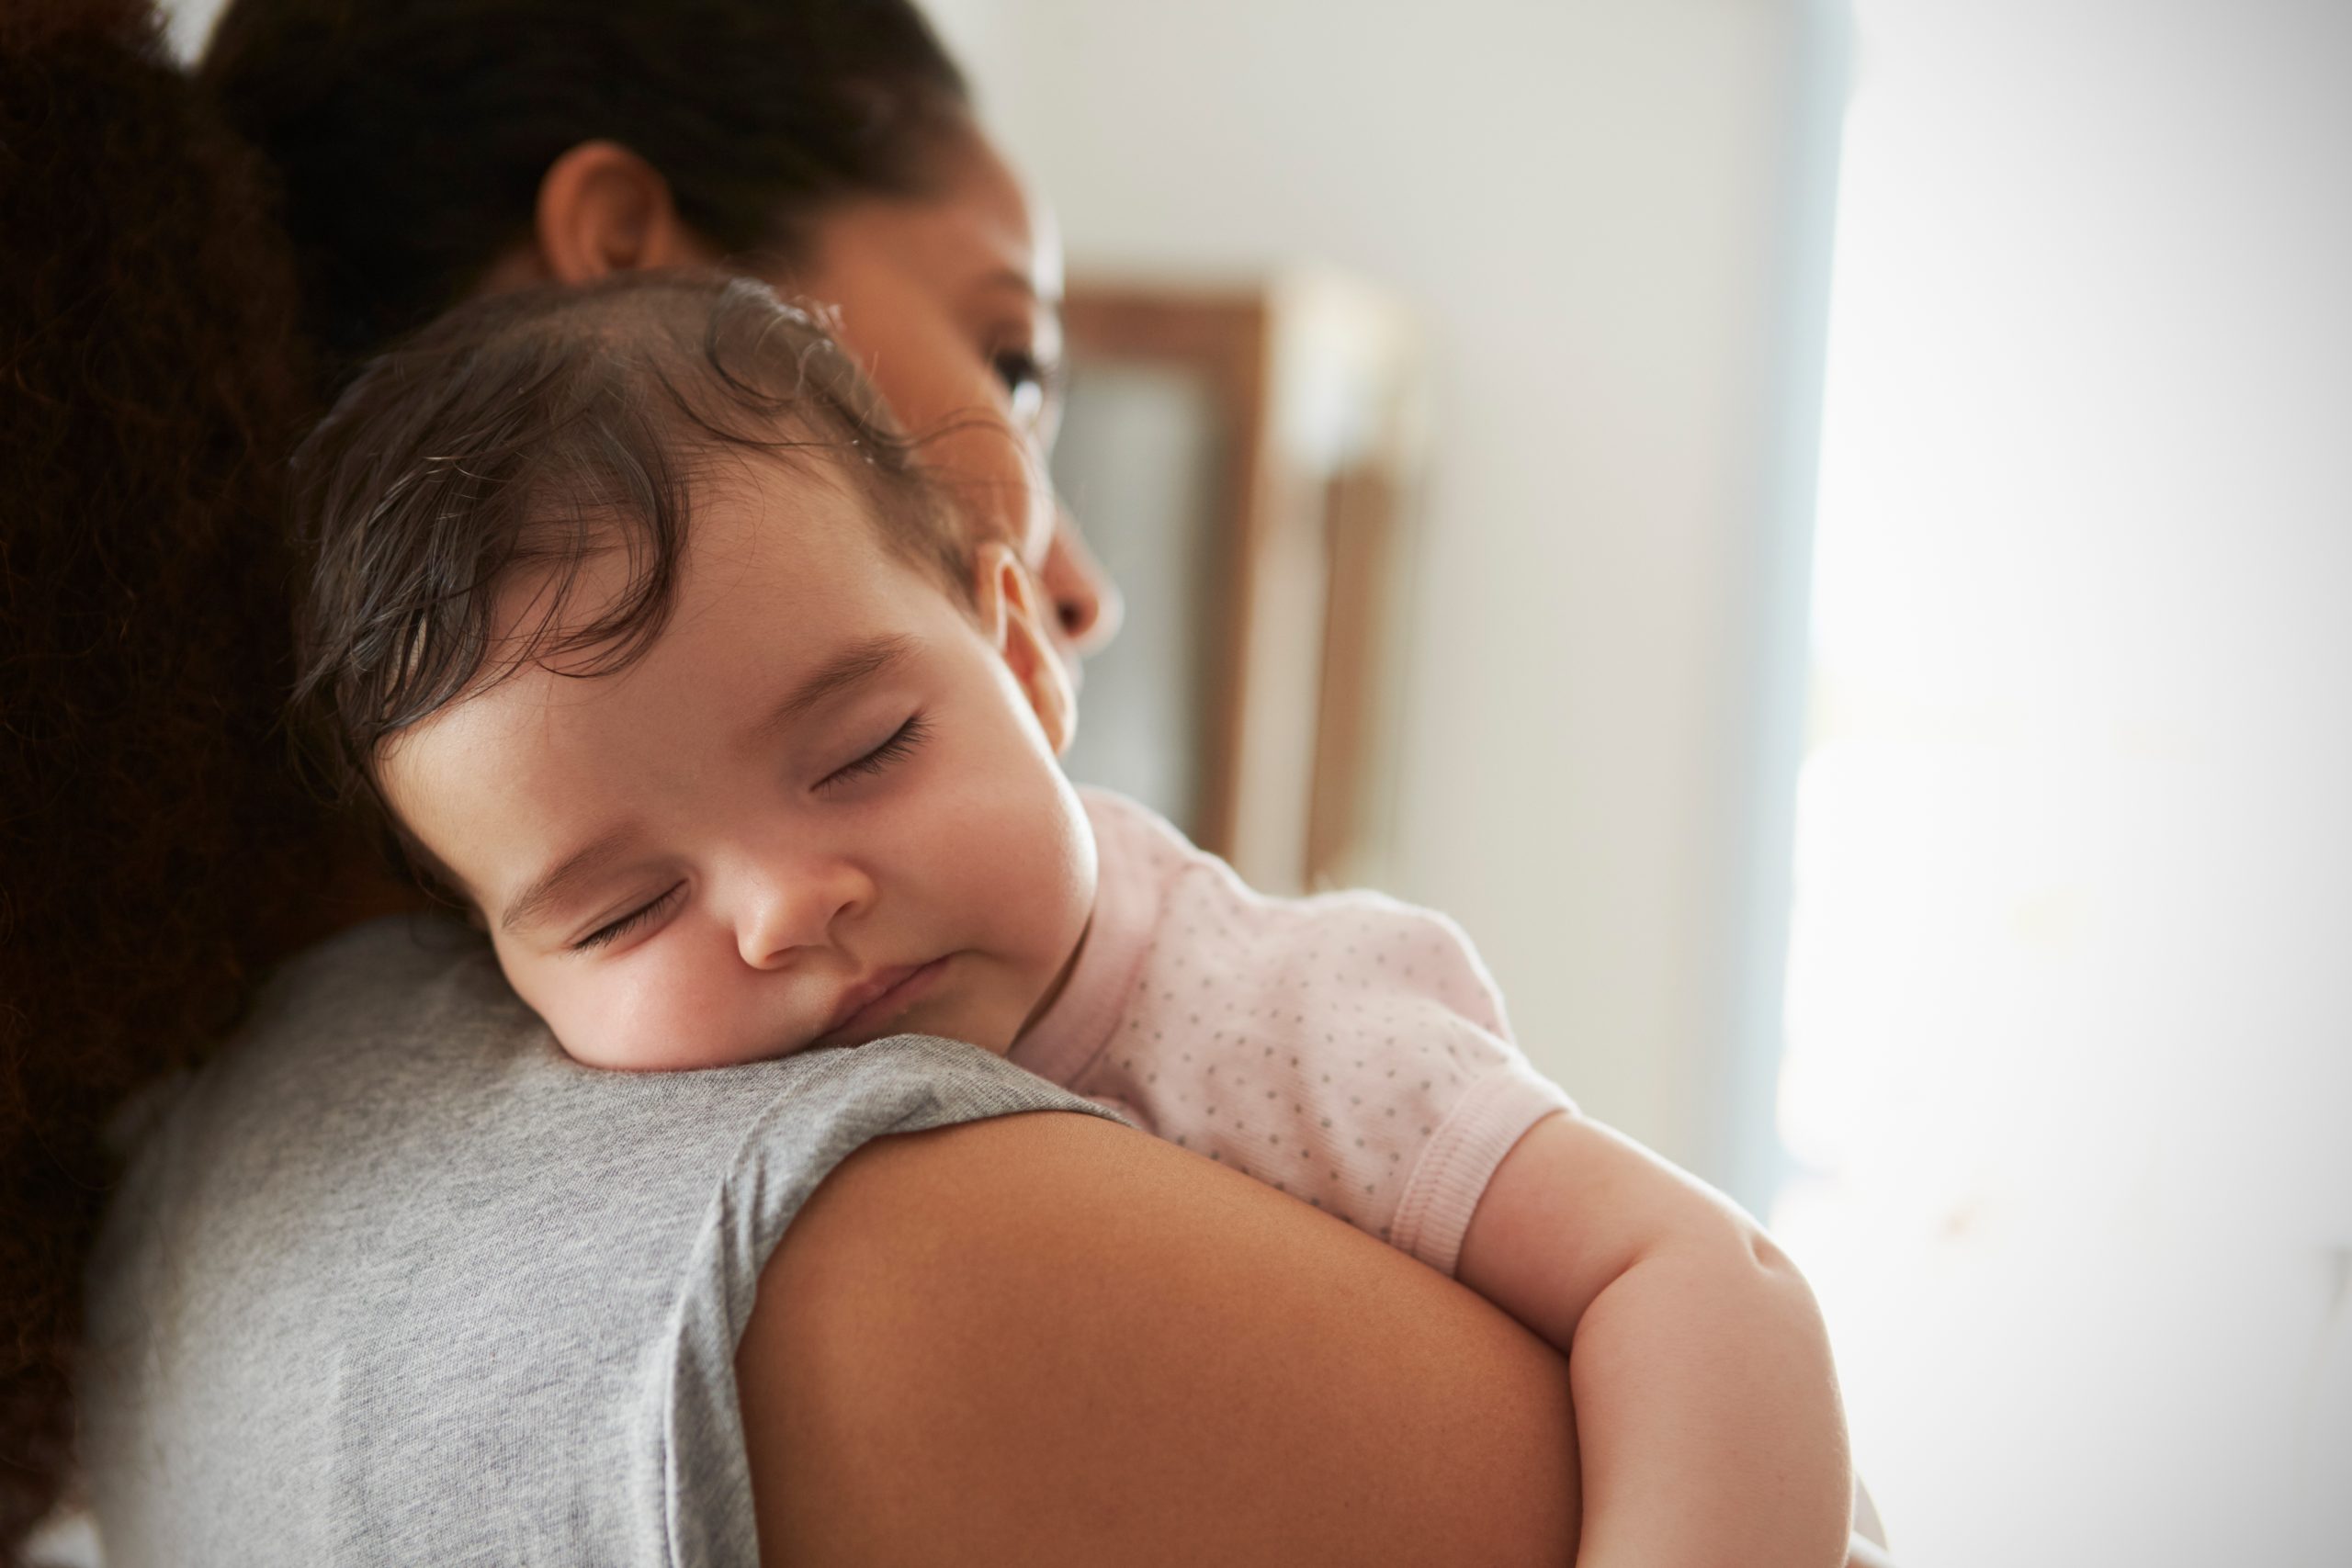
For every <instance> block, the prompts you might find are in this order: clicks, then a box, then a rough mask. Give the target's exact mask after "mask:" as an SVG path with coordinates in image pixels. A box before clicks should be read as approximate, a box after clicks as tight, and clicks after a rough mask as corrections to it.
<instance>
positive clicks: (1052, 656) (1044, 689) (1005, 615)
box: [974, 541, 1078, 757]
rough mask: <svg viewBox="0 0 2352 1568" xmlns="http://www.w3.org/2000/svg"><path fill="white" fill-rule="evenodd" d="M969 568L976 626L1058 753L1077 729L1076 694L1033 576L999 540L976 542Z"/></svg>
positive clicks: (1059, 753) (1064, 748) (1049, 742)
mask: <svg viewBox="0 0 2352 1568" xmlns="http://www.w3.org/2000/svg"><path fill="white" fill-rule="evenodd" d="M974 570H976V571H977V572H978V581H976V583H975V584H974V587H975V590H976V592H975V594H974V598H975V601H976V603H977V604H978V609H979V615H980V629H981V630H982V631H984V632H986V633H987V634H988V637H989V642H990V643H991V644H992V645H994V647H995V649H996V650H997V653H998V654H999V656H1000V657H1001V658H1002V659H1003V660H1004V663H1005V668H1006V669H1008V670H1010V671H1012V678H1013V680H1014V681H1016V682H1019V683H1020V686H1021V690H1022V693H1023V694H1024V695H1026V696H1027V697H1028V699H1029V711H1030V712H1032V713H1034V714H1035V715H1036V716H1037V723H1038V725H1039V726H1040V727H1041V728H1044V730H1045V732H1046V744H1047V745H1048V746H1051V747H1052V748H1053V750H1054V755H1055V756H1057V757H1058V756H1060V755H1061V754H1062V752H1063V751H1064V750H1068V749H1069V742H1070V737H1071V736H1072V735H1074V734H1076V733H1077V730H1078V698H1077V694H1076V693H1074V692H1073V691H1072V690H1071V689H1070V683H1069V671H1067V670H1065V669H1063V668H1062V661H1061V659H1060V656H1059V655H1057V653H1055V651H1054V645H1053V642H1052V640H1051V639H1050V638H1049V637H1047V636H1046V623H1045V621H1044V619H1043V618H1042V616H1041V615H1040V611H1039V604H1038V596H1037V584H1036V581H1035V579H1033V578H1032V577H1031V576H1030V575H1029V570H1028V568H1026V567H1024V566H1023V565H1022V564H1021V558H1020V557H1019V556H1018V555H1016V554H1014V553H1013V550H1012V546H1010V545H1007V544H1004V543H1002V542H1001V541H994V542H991V543H989V544H985V545H982V546H981V547H980V549H979V560H978V565H977V566H976V568H975V569H974Z"/></svg>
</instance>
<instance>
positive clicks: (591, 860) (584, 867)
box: [498, 822, 637, 931]
mask: <svg viewBox="0 0 2352 1568" xmlns="http://www.w3.org/2000/svg"><path fill="white" fill-rule="evenodd" d="M636 840H637V825H636V824H635V823H633V822H629V823H624V824H622V825H621V826H620V827H617V828H616V829H613V830H612V831H611V832H609V833H605V834H604V835H602V836H601V837H599V838H597V839H596V840H594V841H593V842H591V843H586V844H582V846H581V847H580V848H578V849H576V850H574V851H572V852H571V853H570V854H568V855H566V856H564V857H563V859H562V860H560V861H559V862H557V863H556V864H555V866H554V867H553V868H552V869H550V870H548V872H547V873H546V874H543V875H541V876H539V877H537V879H535V880H534V881H533V882H532V883H531V884H530V886H527V887H526V888H524V889H523V891H522V892H521V893H519V894H517V895H516V896H515V897H514V898H513V899H512V900H510V901H509V902H508V904H507V906H506V912H505V913H504V914H503V915H501V916H500V917H499V919H498V929H499V930H500V931H514V930H515V928H516V927H518V926H524V925H527V924H529V923H530V922H531V921H533V920H535V919H538V918H539V917H540V916H541V915H543V914H545V913H546V912H547V911H548V908H549V907H550V906H551V905H553V904H554V903H555V901H556V900H557V899H558V898H560V897H562V896H563V892H564V890H565V888H566V887H568V886H571V884H572V883H574V882H577V881H579V880H580V879H581V878H582V877H585V876H587V875H589V874H591V873H593V872H594V871H596V870H598V869H599V868H600V867H602V866H603V865H605V863H607V862H609V861H611V860H612V859H613V858H614V857H615V856H616V855H618V854H619V853H621V852H623V851H624V850H626V849H628V847H629V846H630V845H631V844H632V843H634V842H635V841H636Z"/></svg>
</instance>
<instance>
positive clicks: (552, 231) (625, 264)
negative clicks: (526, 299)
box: [534, 141, 718, 284]
mask: <svg viewBox="0 0 2352 1568" xmlns="http://www.w3.org/2000/svg"><path fill="white" fill-rule="evenodd" d="M535 222H536V228H535V235H534V237H535V238H536V239H537V248H538V253H539V254H538V260H539V265H540V266H541V267H542V268H543V269H544V270H545V272H546V275H547V276H548V278H549V279H550V280H552V281H554V282H557V283H568V284H576V283H593V282H594V281H595V280H596V279H598V278H601V277H609V276H612V275H613V274H615V273H620V272H635V271H639V270H640V269H642V268H646V267H658V266H689V265H700V264H707V263H709V262H712V261H715V260H717V259H718V257H717V255H716V254H714V253H713V252H712V251H711V249H710V247H709V246H708V245H707V244H706V243H704V242H703V240H702V238H701V236H699V235H697V234H696V233H695V232H694V231H693V230H691V229H689V228H687V227H686V225H685V222H684V220H682V219H681V218H679V216H678V209H677V204H676V203H675V202H674V201H673V200H672V199H671V196H670V182H669V181H668V180H666V179H664V178H663V177H662V171H661V170H659V169H657V168H655V167H654V166H653V165H652V164H649V163H647V162H646V161H645V160H644V159H643V158H640V157H639V156H638V155H637V154H636V153H634V152H630V151H629V150H628V148H626V147H624V146H622V145H621V144H620V143H619V142H617V141H582V143H580V145H578V146H577V147H574V148H572V149H571V151H570V152H565V153H564V154H563V155H562V156H561V157H560V158H558V159H557V160H556V161H555V162H554V163H552V164H548V172H547V173H546V174H545V175H541V176H540V178H539V202H538V209H537V213H536V215H535Z"/></svg>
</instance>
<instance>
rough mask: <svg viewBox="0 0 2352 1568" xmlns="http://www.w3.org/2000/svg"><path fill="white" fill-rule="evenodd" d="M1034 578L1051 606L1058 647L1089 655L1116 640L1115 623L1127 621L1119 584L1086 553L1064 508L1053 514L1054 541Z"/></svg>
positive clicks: (1073, 521)
mask: <svg viewBox="0 0 2352 1568" xmlns="http://www.w3.org/2000/svg"><path fill="white" fill-rule="evenodd" d="M1039 576H1040V577H1041V578H1042V580H1043V583H1044V587H1045V590H1046V598H1047V599H1048V600H1050V601H1052V603H1053V606H1054V620H1055V624H1056V626H1058V627H1059V628H1060V631H1061V636H1062V641H1063V642H1064V644H1065V645H1066V646H1067V647H1068V648H1069V649H1070V651H1071V652H1073V653H1077V654H1080V655H1085V654H1090V653H1092V652H1094V651H1096V650H1097V649H1100V648H1102V647H1103V644H1105V643H1107V642H1109V641H1110V640H1111V639H1112V638H1113V637H1116V636H1117V635H1118V633H1119V622H1120V621H1121V620H1122V619H1124V618H1125V615H1126V607H1125V604H1124V603H1123V602H1122V601H1121V599H1120V597H1119V588H1118V584H1116V583H1114V582H1113V581H1111V574H1110V573H1109V572H1107V571H1104V570H1103V563H1102V562H1100V561H1098V560H1096V559H1095V558H1094V552H1093V551H1091V550H1090V549H1088V548H1087V547H1086V539H1085V536H1083V535H1081V534H1080V532H1079V531H1078V520H1077V519H1076V518H1074V517H1072V516H1071V515H1070V514H1069V510H1068V509H1067V508H1057V509H1056V511H1055V516H1054V540H1053V543H1052V545H1051V546H1049V547H1047V548H1046V565H1045V570H1043V571H1042V572H1041V573H1039Z"/></svg>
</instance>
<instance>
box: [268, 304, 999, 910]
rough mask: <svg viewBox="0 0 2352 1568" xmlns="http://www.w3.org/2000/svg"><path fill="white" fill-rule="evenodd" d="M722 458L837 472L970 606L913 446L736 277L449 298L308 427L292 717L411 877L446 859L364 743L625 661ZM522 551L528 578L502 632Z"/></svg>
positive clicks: (965, 572)
mask: <svg viewBox="0 0 2352 1568" xmlns="http://www.w3.org/2000/svg"><path fill="white" fill-rule="evenodd" d="M729 454H733V455H735V456H737V457H744V458H748V459H751V460H753V461H759V462H775V463H782V464H785V465H786V466H788V467H790V468H794V469H795V470H797V471H798V472H799V473H801V474H802V475H804V476H805V477H807V478H809V479H811V480H812V481H815V482H820V483H831V484H839V485H846V486H848V487H850V488H851V489H852V490H853V491H854V493H855V494H856V496H857V498H858V500H859V501H860V502H861V503H862V504H861V506H860V508H859V510H860V511H861V512H863V513H865V515H866V516H867V518H868V519H869V521H870V522H871V523H872V525H873V526H874V527H875V529H876V537H877V541H878V543H879V545H880V547H883V548H885V549H888V550H889V551H891V552H893V553H895V554H896V555H898V556H899V558H902V559H904V560H906V561H908V562H909V563H910V564H911V565H913V566H915V567H916V568H917V569H918V570H922V571H925V572H927V573H929V574H930V575H932V576H933V577H934V578H936V579H937V580H938V581H939V582H940V583H941V585H942V586H943V588H944V589H946V590H948V591H949V592H954V593H956V594H959V595H962V596H963V597H964V598H965V599H966V601H967V602H968V600H969V596H970V594H971V592H972V585H971V581H970V575H969V566H968V563H969V547H968V544H967V540H966V539H965V537H964V535H963V530H962V528H961V526H960V525H959V523H958V520H957V518H956V513H954V511H953V509H952V508H951V506H950V505H949V504H948V502H946V500H945V499H944V496H943V495H942V494H941V492H940V491H939V490H938V489H937V488H936V487H935V486H933V484H932V483H930V482H929V481H928V480H927V479H925V478H924V477H923V475H922V472H921V471H920V469H919V468H918V467H917V465H916V460H915V453H914V448H913V444H912V443H910V441H909V440H907V439H906V438H905V437H904V436H902V435H901V434H899V431H898V429H897V427H896V426H895V425H894V424H893V423H891V421H890V420H889V418H888V414H887V413H886V412H884V411H883V409H882V406H881V404H880V401H879V400H878V398H877V396H876V394H875V393H874V391H873V390H872V389H871V388H870V387H869V386H868V385H867V384H866V382H865V378H864V377H863V376H861V375H860V374H859V373H858V371H857V369H856V367H854V365H853V364H852V363H851V362H850V360H849V359H848V357H847V356H846V355H844V354H843V353H842V351H841V349H840V348H838V347H837V346H836V345H835V344H834V343H833V341H832V339H831V337H830V336H828V335H827V334H826V333H825V331H824V330H823V328H822V327H821V326H820V324H819V323H818V322H817V321H815V320H814V319H812V318H811V317H809V316H808V315H806V314H804V313H802V312H800V311H798V310H794V309H792V308H791V307H789V306H787V305H785V304H784V303H782V302H781V301H779V300H778V299H776V297H775V294H774V293H772V292H771V291H770V290H769V289H768V288H766V287H764V286H763V285H761V284H758V283H755V282H752V281H750V280H748V279H744V278H722V277H719V276H716V275H709V274H702V273H692V274H688V273H638V274H630V275H625V276H620V277H617V278H615V279H613V280H611V281H609V282H605V283H601V284H598V285H595V286H594V287H590V288H558V287H548V288H534V289H529V290H525V291H522V292H518V293H514V294H507V295H502V296H496V297H493V298H491V299H483V300H479V301H476V302H474V303H472V304H469V305H466V306H463V307H461V308H459V309H458V310H453V311H451V312H450V313H449V314H448V315H447V316H445V317H443V318H442V319H441V320H440V321H436V322H435V323H434V324H433V325H431V326H429V327H427V328H425V329H424V331H423V332H422V333H418V334H417V335H416V336H414V337H413V338H412V339H410V340H409V341H408V342H407V343H405V344H402V345H401V346H400V347H398V348H396V349H394V350H392V351H391V352H390V353H388V354H386V355H382V356H381V357H380V358H379V359H377V360H376V361H375V362H374V363H372V364H371V365H369V366H368V368H367V370H366V371H365V372H364V373H363V374H362V375H361V376H360V377H359V378H358V379H357V380H356V381H355V382H354V383H353V384H352V386H351V388H350V389H348V390H347V391H346V392H345V394H344V396H343V398H342V399H341V400H339V401H338V402H337V403H336V404H335V407H334V412H332V413H330V414H329V415H328V416H327V417H326V419H325V420H323V421H322V423H320V425H319V427H318V428H317V429H316V430H315V431H313V432H312V433H311V436H310V438H309V439H308V440H307V441H306V442H304V443H303V446H302V447H301V450H300V452H299V453H297V454H296V457H295V459H294V471H295V484H296V493H295V519H296V526H297V533H298V536H299V538H300V543H301V545H302V546H303V547H304V550H305V554H306V557H307V559H308V563H309V569H310V570H309V582H308V585H307V591H306V592H305V593H304V595H303V599H302V604H301V608H300V616H299V623H298V628H297V629H298V642H299V657H300V675H299V679H298V682H297V684H296V687H295V695H294V716H295V720H296V731H297V734H298V735H299V736H300V738H301V739H302V740H303V741H304V742H305V747H304V750H305V753H306V755H307V756H308V758H309V759H310V760H311V763H312V764H313V766H314V768H316V769H317V770H318V771H319V772H320V773H322V775H323V777H324V780H325V782H326V784H327V785H328V787H329V788H330V790H331V791H332V792H333V793H334V794H335V795H338V796H340V797H341V798H342V799H344V800H345V801H346V802H357V803H359V804H362V805H365V806H372V807H374V808H375V810H376V811H377V812H378V813H379V815H380V818H381V822H382V826H383V827H384V828H385V829H387V830H388V832H389V834H390V842H391V846H392V848H393V849H394V851H395V852H396V857H397V858H399V859H400V860H401V861H402V862H403V863H404V865H405V867H406V869H407V870H408V871H409V872H410V873H411V874H413V875H415V876H417V877H418V879H419V880H420V881H422V882H424V884H425V885H426V886H428V887H434V886H435V884H446V882H447V878H446V877H445V876H442V875H441V874H439V873H438V871H437V868H436V867H435V865H434V863H433V862H432V860H431V857H430V856H429V855H427V854H424V853H422V846H421V845H419V844H417V843H415V842H414V841H413V840H412V839H410V838H409V836H408V835H407V834H406V833H405V832H404V831H403V830H402V829H401V826H400V823H399V819H398V818H397V816H396V815H395V814H394V813H393V812H392V811H391V810H390V806H389V804H388V803H387V802H386V800H385V798H384V796H383V794H382V791H381V789H380V787H379V784H378V774H377V769H376V763H377V761H379V757H380V755H381V750H382V748H383V747H384V746H385V745H386V744H387V743H388V742H389V741H390V740H391V739H393V738H394V737H396V736H398V735H399V734H400V733H401V731H402V730H405V729H407V728H410V727H411V726H413V725H415V724H418V723H420V722H422V721H423V720H424V719H426V718H429V717H431V716H433V715H435V714H436V713H438V712H440V711H441V710H442V709H444V708H446V707H447V706H449V705H451V704H453V703H455V702H457V701H458V700H460V699H461V698H464V697H467V696H470V695H472V694H475V693H477V692H479V691H481V690H482V689H484V688H485V687H486V686H488V685H491V684H494V683H496V682H498V681H501V680H503V679H504V678H506V677H507V676H508V675H511V674H513V673H515V671H518V670H520V669H522V668H524V667H525V666H526V665H529V664H533V663H538V664H544V665H548V667H550V668H555V669H559V670H560V672H561V673H564V674H566V675H572V676H579V677H582V678H591V677H594V676H599V675H606V674H611V673H614V672H616V671H620V670H623V669H626V668H627V667H628V665H629V664H631V663H632V662H634V661H635V660H637V659H639V657H641V656H642V655H643V654H644V652H645V651H646V649H648V648H650V646H651V645H652V643H653V640H654V639H655V638H656V637H659V636H660V635H661V633H662V627H663V626H664V625H665V623H666V622H667V620H668V617H669V614H670V610H671V606H672V604H673V600H674V598H675V596H676V592H677V586H678V580H679V575H680V571H681V570H682V568H683V565H684V556H685V549H686V543H687V530H688V527H689V522H690V516H689V512H690V509H689V499H690V498H689V482H688V481H689V480H692V479H697V478H704V477H707V474H708V473H709V471H710V470H711V468H712V467H713V465H714V464H715V463H716V462H717V461H718V460H720V459H722V458H724V457H727V456H728V455H729ZM615 550H617V551H620V552H623V553H624V555H625V557H626V559H627V561H628V574H627V578H626V583H625V587H624V588H623V590H622V591H621V592H619V593H618V594H617V595H616V596H615V597H614V598H613V599H612V601H611V602H610V603H609V604H600V605H597V606H594V607H593V613H575V612H579V611H581V609H582V607H581V606H579V605H577V604H575V599H576V596H577V594H578V592H579V588H580V583H581V577H582V569H583V568H584V567H585V566H586V565H587V563H588V562H589V561H590V560H591V559H592V558H595V557H598V556H600V555H603V554H605V553H607V552H610V551H615ZM518 570H533V571H536V572H540V573H544V574H545V585H544V587H542V588H541V589H540V590H539V591H538V592H537V593H535V595H534V596H533V598H532V600H531V602H530V604H529V605H528V606H527V607H526V613H525V617H524V624H523V625H521V626H515V627H505V628H502V627H501V626H499V625H498V621H497V612H498V608H499V603H498V602H499V595H500V592H501V590H502V589H503V588H504V587H506V586H507V585H508V584H509V583H510V582H511V581H512V580H513V578H514V575H515V573H516V572H517V571H518ZM435 890H436V891H441V892H445V893H446V892H447V891H449V889H448V888H447V886H440V887H437V888H436V889H435Z"/></svg>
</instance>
